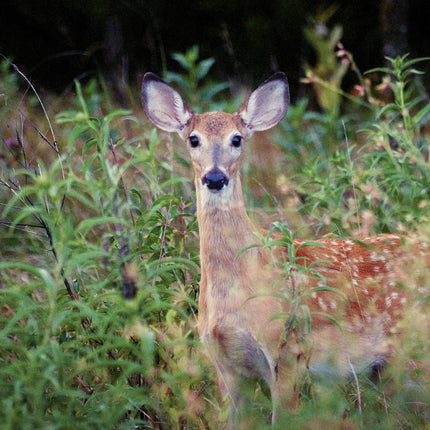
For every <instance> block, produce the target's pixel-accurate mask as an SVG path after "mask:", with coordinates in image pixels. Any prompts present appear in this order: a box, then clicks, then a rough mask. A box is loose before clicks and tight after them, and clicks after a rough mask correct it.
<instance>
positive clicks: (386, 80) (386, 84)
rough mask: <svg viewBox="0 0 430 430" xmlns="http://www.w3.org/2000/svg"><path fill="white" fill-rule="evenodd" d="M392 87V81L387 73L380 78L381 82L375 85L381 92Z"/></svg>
mask: <svg viewBox="0 0 430 430" xmlns="http://www.w3.org/2000/svg"><path fill="white" fill-rule="evenodd" d="M392 88H393V83H392V82H391V78H390V77H389V76H388V75H387V76H384V77H383V78H382V82H381V83H380V84H379V85H377V86H376V89H377V90H378V91H380V92H381V93H383V92H384V91H386V90H388V89H392Z"/></svg>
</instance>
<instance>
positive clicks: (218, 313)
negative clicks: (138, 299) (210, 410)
mask: <svg viewBox="0 0 430 430" xmlns="http://www.w3.org/2000/svg"><path fill="white" fill-rule="evenodd" d="M142 104H143V109H144V112H145V113H146V116H147V117H148V118H149V120H150V121H151V122H152V123H153V124H154V125H155V126H156V127H158V128H159V129H161V130H163V131H166V132H169V133H177V134H178V135H179V136H180V138H182V140H183V141H185V142H186V144H187V146H188V149H189V154H190V157H191V161H192V167H193V170H194V177H195V190H196V206H197V219H198V224H199V240H200V265H201V280H200V289H199V301H198V322H197V330H198V334H199V338H200V340H201V342H202V344H203V345H204V347H205V349H206V351H207V354H208V355H209V357H210V360H211V362H212V363H213V365H214V367H215V369H216V373H217V378H218V385H219V387H220V391H221V394H222V395H223V396H228V397H229V398H230V405H229V418H228V428H230V429H239V428H252V425H250V424H249V420H248V421H247V419H248V415H247V412H246V411H247V405H249V403H250V401H251V400H250V399H249V390H247V389H246V387H247V385H248V383H249V381H251V380H261V381H264V383H265V384H267V386H268V387H269V390H270V396H271V402H272V414H271V415H272V423H273V425H276V422H279V417H280V416H281V414H282V411H283V410H284V408H286V407H288V406H290V407H293V408H294V405H295V404H296V402H297V397H298V396H297V390H296V389H295V388H294V378H295V375H296V372H297V365H298V363H299V362H301V363H303V362H305V363H306V366H308V364H309V366H308V368H309V369H312V364H313V363H315V368H316V369H318V365H319V363H325V361H324V360H326V361H329V362H332V361H333V359H335V367H338V368H339V374H342V375H351V373H352V372H353V373H354V374H356V373H358V372H359V371H362V370H363V371H367V372H369V374H372V373H373V374H374V373H375V372H376V373H378V372H380V371H381V370H382V368H383V367H384V365H385V363H386V362H387V360H389V358H390V357H391V355H392V354H393V349H394V347H393V344H392V342H391V341H390V339H391V338H392V337H393V333H394V336H395V333H396V332H398V329H397V328H396V327H397V326H398V323H399V321H400V319H401V317H402V312H403V310H404V308H405V306H410V303H409V302H408V300H409V299H408V291H407V289H405V288H400V287H399V285H400V284H402V283H403V284H404V285H407V283H408V274H407V273H406V272H405V271H404V270H403V269H404V268H405V267H407V266H408V265H410V264H411V260H410V259H406V257H405V256H406V255H408V254H409V253H408V252H405V251H404V249H405V247H407V243H406V239H405V238H404V237H403V236H401V235H397V234H380V235H374V236H365V237H359V238H355V239H340V238H332V237H328V238H327V237H326V238H321V239H317V240H315V241H312V242H311V244H310V245H307V243H306V242H305V241H303V240H299V239H294V241H293V243H292V248H293V250H294V261H295V263H296V264H299V265H301V266H303V267H308V268H309V267H313V269H316V270H318V272H319V273H320V275H321V276H314V275H313V274H312V273H310V272H309V271H306V270H305V271H304V272H301V271H297V270H292V271H291V273H290V274H289V276H284V277H283V276H282V274H281V273H280V271H279V270H277V269H276V265H273V262H274V261H275V262H278V263H279V262H282V261H284V262H285V261H288V259H289V258H290V257H289V256H290V254H289V253H288V247H287V245H282V244H281V245H279V246H277V247H276V249H275V250H269V249H267V248H265V247H261V246H260V247H259V246H253V245H254V244H255V242H256V237H255V232H258V231H263V230H261V229H259V228H257V226H255V225H254V223H253V222H252V221H251V219H250V218H249V216H248V214H247V210H246V206H245V201H244V196H243V192H242V185H241V176H240V167H241V161H242V158H243V150H244V148H245V147H246V142H247V141H248V139H249V138H250V137H251V135H252V134H253V133H254V132H260V131H265V130H269V129H271V128H272V127H274V126H275V125H277V124H278V123H279V122H280V121H281V120H282V119H283V118H284V116H285V114H286V112H287V109H288V107H289V104H290V94H289V85H288V80H287V77H286V75H285V74H284V73H282V72H278V73H276V74H274V75H273V76H271V77H270V78H269V79H267V80H266V81H265V82H263V83H262V84H261V85H260V86H259V87H258V88H257V89H256V90H255V91H253V92H252V93H251V94H250V96H249V97H248V98H247V100H246V101H245V102H244V104H243V105H242V107H241V108H240V109H239V110H238V111H237V112H235V113H225V112H206V113H202V114H197V113H195V112H194V111H193V110H192V109H190V108H189V107H188V105H187V104H186V102H185V101H184V100H183V99H182V97H181V95H180V94H179V93H178V92H177V91H176V90H175V89H174V88H172V87H171V86H170V85H169V84H167V83H166V82H164V81H163V80H162V79H160V78H159V77H158V76H157V75H155V74H153V73H146V74H145V75H144V78H143V83H142ZM414 249H415V251H414V252H415V254H416V255H418V254H419V256H422V255H426V254H427V253H428V245H427V244H425V243H424V244H420V245H417V246H414ZM297 287H300V290H301V291H309V292H312V293H310V294H308V295H306V294H305V295H304V296H306V300H307V302H306V303H307V306H308V309H309V311H310V314H311V316H312V329H311V331H310V333H309V339H307V340H305V341H303V339H302V338H301V337H300V335H299V334H298V332H297V331H296V330H294V328H293V329H292V324H291V323H292V321H293V318H292V317H294V312H296V311H297V309H296V310H294V308H293V306H292V302H291V300H289V299H288V297H291V294H292V291H293V290H294V289H297ZM324 315H331V316H333V317H334V318H338V321H341V323H340V325H341V326H342V327H338V324H334V323H333V321H332V320H331V319H330V318H326V317H325V316H324ZM283 317H284V318H283ZM330 360H331V361H330ZM306 366H305V367H306ZM366 369H367V370H366ZM248 411H249V409H248Z"/></svg>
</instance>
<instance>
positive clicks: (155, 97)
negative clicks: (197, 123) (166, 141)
mask: <svg viewBox="0 0 430 430" xmlns="http://www.w3.org/2000/svg"><path fill="white" fill-rule="evenodd" d="M142 105H143V110H144V111H145V113H146V115H147V117H148V118H149V119H150V120H151V121H152V122H153V123H154V124H155V125H156V126H157V127H158V128H161V129H162V130H165V131H169V132H177V133H181V132H182V131H183V130H184V128H185V127H186V125H187V124H188V121H189V120H190V118H191V116H192V111H191V109H190V108H189V107H188V106H187V105H186V103H185V102H184V101H183V100H182V97H181V96H180V95H179V93H178V92H177V91H175V90H174V89H173V88H172V87H170V86H169V85H168V84H166V83H165V82H164V81H163V80H161V79H160V78H159V77H158V76H157V75H154V74H153V73H146V74H145V76H144V77H143V83H142Z"/></svg>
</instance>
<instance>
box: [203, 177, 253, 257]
mask: <svg viewBox="0 0 430 430" xmlns="http://www.w3.org/2000/svg"><path fill="white" fill-rule="evenodd" d="M230 185H231V189H227V187H226V188H225V189H223V190H221V191H220V192H218V193H212V192H211V191H209V190H208V189H207V188H206V187H204V186H203V185H202V184H201V181H200V180H198V179H196V191H197V193H196V197H197V218H198V221H199V234H200V252H201V255H202V257H203V259H202V265H204V264H205V262H206V260H207V258H205V257H206V256H212V257H213V256H214V255H216V256H218V259H220V258H222V257H223V256H224V257H225V258H224V260H228V261H230V262H233V261H234V259H235V258H236V256H237V253H238V252H239V251H240V250H241V249H242V248H244V247H245V246H247V245H250V244H251V243H254V242H255V238H254V237H253V233H254V232H255V231H256V230H257V228H256V227H255V226H254V224H253V223H252V222H251V220H250V219H249V217H248V215H247V213H246V207H245V202H244V199H243V193H242V187H241V183H240V177H239V174H237V175H236V176H235V177H233V178H232V179H230ZM231 258H232V259H231ZM224 262H227V261H224Z"/></svg>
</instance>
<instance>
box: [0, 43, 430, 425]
mask: <svg viewBox="0 0 430 430" xmlns="http://www.w3.org/2000/svg"><path fill="white" fill-rule="evenodd" d="M332 55H333V56H334V57H335V56H337V57H339V58H340V60H339V61H344V64H349V65H350V66H352V67H353V69H354V71H355V72H356V73H357V74H358V85H357V87H356V88H355V89H354V92H353V93H348V94H345V93H343V91H342V89H341V82H340V80H337V81H335V88H331V87H332V86H333V81H330V80H327V81H322V82H321V78H320V77H318V76H314V75H312V73H311V72H310V73H309V74H308V76H307V82H309V83H315V82H317V81H318V82H317V83H318V85H319V88H321V83H324V82H325V83H324V85H325V88H326V90H328V89H330V88H331V89H332V91H334V92H336V94H338V95H339V97H335V98H333V100H335V103H337V104H338V105H337V106H336V107H335V109H332V110H331V112H327V111H325V109H326V107H325V106H322V110H321V111H319V112H317V111H315V110H312V109H311V108H310V107H309V101H308V100H306V99H303V100H299V101H297V102H296V103H294V104H293V105H292V106H291V108H290V110H289V113H288V114H287V118H286V119H285V120H284V121H283V122H282V124H281V126H280V127H278V128H277V130H276V131H274V132H273V134H272V136H271V137H272V143H271V142H269V141H268V139H267V137H264V135H257V136H255V138H254V141H253V145H252V146H253V147H252V148H248V150H249V152H250V153H251V152H253V153H254V154H256V155H255V158H254V159H253V158H252V154H250V155H248V157H247V161H246V164H245V167H244V170H243V175H244V189H245V191H246V198H247V201H248V202H249V206H250V208H252V215H253V216H254V217H255V218H259V219H261V220H262V223H263V224H265V226H266V227H269V225H270V221H271V219H276V218H278V219H279V218H282V219H284V218H287V219H289V222H288V224H287V226H285V225H283V224H276V226H277V227H278V228H279V229H280V230H281V232H283V233H284V236H285V238H284V243H285V244H286V246H287V247H288V246H289V244H291V239H292V237H295V236H297V231H296V230H298V229H299V228H300V231H299V234H300V236H301V237H303V238H305V239H309V238H312V237H316V236H321V235H323V234H331V235H339V236H343V235H346V234H363V233H379V232H390V231H400V232H405V233H406V232H407V233H410V234H412V233H417V234H419V235H421V236H422V237H424V238H425V239H427V240H428V239H430V229H429V211H428V210H429V208H430V205H429V193H430V174H429V172H430V165H429V164H430V163H429V153H428V147H429V144H430V135H429V129H428V120H429V115H430V107H429V104H428V100H426V98H425V97H426V95H425V94H423V92H422V90H421V88H420V86H419V85H418V84H419V80H418V79H419V72H418V71H417V70H415V69H414V67H415V66H416V64H417V63H418V62H419V61H422V60H423V59H421V60H409V59H408V57H407V56H405V57H402V58H396V59H392V60H389V62H390V67H388V68H380V69H375V70H373V71H370V72H369V73H368V74H365V75H364V76H361V75H360V74H359V71H358V68H357V67H356V66H355V63H354V62H353V59H352V56H351V54H350V53H348V52H347V51H345V50H344V49H343V47H341V46H339V47H338V51H337V53H336V52H334V51H333V52H332ZM175 59H176V60H177V61H178V62H179V63H180V64H181V66H182V67H183V68H184V70H185V72H184V74H183V75H178V74H168V75H167V76H166V78H167V79H169V80H170V81H171V82H173V83H174V84H176V85H178V86H179V90H180V91H181V90H182V92H183V94H184V96H187V92H188V91H191V92H192V94H191V95H190V96H191V99H189V101H190V104H191V105H192V106H193V107H195V106H194V104H195V103H199V104H201V103H203V105H204V108H205V109H206V108H208V109H218V108H219V107H220V106H221V107H226V108H227V109H229V110H231V109H233V108H234V105H228V104H227V103H228V102H226V101H225V100H224V99H223V98H222V97H220V95H221V94H224V93H221V90H224V89H225V88H227V87H228V85H227V84H226V83H213V84H212V86H211V87H201V86H200V83H201V82H208V80H207V79H208V76H207V75H208V73H209V70H210V67H211V65H212V63H213V60H211V59H209V60H204V61H199V60H198V50H197V48H193V50H191V51H189V52H187V53H185V54H175ZM0 73H1V77H2V82H4V83H5V88H4V94H3V95H2V106H1V108H0V109H1V136H0V138H1V140H2V141H3V147H2V149H1V154H0V181H1V185H2V186H1V187H0V202H1V203H0V204H1V207H0V209H1V223H2V226H1V229H2V243H1V256H2V258H1V260H0V271H1V278H0V279H1V281H0V282H1V284H0V343H1V350H0V404H1V409H0V422H1V423H2V425H1V426H2V428H4V429H18V428H19V429H21V428H22V429H27V428H28V429H36V428H41V429H42V428H43V429H68V428H73V429H87V428H100V429H109V428H118V429H131V428H139V429H176V428H177V429H179V428H180V429H206V428H208V429H217V428H223V426H224V424H225V420H226V414H227V402H228V399H221V398H220V397H219V393H218V389H217V387H216V382H215V372H214V370H213V369H212V367H211V365H210V364H209V362H208V360H207V358H206V357H205V355H204V353H203V351H202V349H201V346H200V343H199V341H198V337H197V334H196V327H195V326H196V313H197V312H198V309H197V304H196V303H197V299H198V280H199V269H198V267H199V262H198V242H197V236H198V226H197V222H196V218H195V215H194V211H195V208H194V206H193V194H192V190H193V186H192V181H191V172H190V168H189V167H190V162H189V160H188V158H187V154H186V149H185V148H184V147H183V146H182V145H180V143H179V142H177V141H176V140H173V141H172V140H170V138H169V137H166V136H164V135H162V134H161V133H158V132H157V131H156V130H155V129H154V128H153V127H152V125H150V124H149V123H148V122H147V121H146V120H145V119H144V117H143V113H142V110H141V108H140V105H139V102H138V100H136V99H134V98H132V97H130V100H129V110H123V109H118V107H117V105H116V103H115V101H114V97H113V95H112V94H110V93H109V92H108V90H107V89H106V86H105V85H104V83H103V80H102V79H99V80H92V81H90V82H88V83H87V84H85V85H81V84H80V83H78V82H76V94H75V95H69V96H64V97H62V98H61V99H58V98H56V97H54V96H47V97H46V98H44V103H45V105H42V104H41V102H40V100H39V99H38V97H36V93H35V92H34V91H32V90H31V89H29V90H28V91H27V92H25V93H24V92H23V91H22V88H21V85H23V87H24V88H26V84H27V83H26V81H25V79H24V78H23V77H22V76H21V75H20V74H19V71H17V70H16V69H15V70H13V69H11V68H10V67H8V63H7V62H3V63H2V65H1V68H0ZM128 93H129V94H133V95H135V94H139V90H138V89H134V88H130V89H128ZM133 97H135V96H133ZM136 98H137V97H136ZM225 98H228V95H227V94H226V95H225ZM332 103H333V101H332ZM43 106H45V107H46V110H47V112H45V108H43V109H42V107H43ZM52 118H55V121H53V124H51V121H52ZM54 130H55V133H54ZM262 154H264V155H265V156H266V157H264V156H263V155H262ZM271 154H272V158H270V156H271ZM273 159H276V161H277V162H276V164H273V163H272V162H271V160H273ZM253 160H256V161H255V162H254V161H253ZM280 213H281V214H282V215H279V214H280ZM305 225H306V226H308V227H307V228H305V229H302V228H301V227H302V226H305ZM290 230H292V231H296V232H295V233H290V232H289V231H290ZM259 239H260V241H261V242H262V243H263V246H271V245H273V244H271V242H270V237H269V236H268V237H267V238H266V237H263V236H261V237H260V238H259ZM265 241H266V242H265ZM256 242H257V239H256ZM289 249H290V252H292V250H291V247H289ZM291 261H292V265H288V267H287V266H286V268H285V270H286V271H287V272H288V270H290V268H291V267H292V266H294V256H293V255H292V257H291ZM310 269H311V268H310ZM423 278H425V277H423ZM427 279H428V277H427ZM424 282H426V281H424ZM416 283H419V281H418V280H416ZM422 287H423V288H428V284H425V283H424V284H422ZM426 291H427V290H426ZM426 294H427V295H426ZM429 298H430V297H429V296H428V291H427V293H425V294H424V298H423V303H422V305H423V306H424V305H425V303H426V301H427V303H428V300H429ZM299 306H300V301H297V307H299ZM298 312H299V311H298ZM301 312H302V314H303V317H302V316H301V315H300V318H301V321H302V322H304V323H306V326H307V327H308V329H311V328H310V324H309V316H308V314H307V312H306V308H305V307H301ZM414 317H416V316H413V315H411V318H410V320H408V322H409V325H408V326H407V327H406V328H405V332H406V333H407V335H408V336H406V337H405V339H404V341H403V342H402V343H401V344H402V349H401V350H400V353H399V358H398V359H397V360H395V361H394V362H393V363H392V365H391V367H390V368H389V369H388V371H387V373H386V374H384V376H383V377H382V380H381V381H380V383H378V384H375V383H374V382H371V381H369V380H367V379H366V378H365V377H363V378H359V379H357V380H353V381H349V382H347V383H345V384H344V385H335V386H333V385H328V386H326V385H324V384H321V386H319V385H318V387H315V393H314V391H313V390H312V395H309V396H306V392H305V391H304V393H303V396H302V402H301V405H300V407H299V409H298V410H297V411H291V413H289V417H288V420H289V421H288V425H290V427H291V428H349V429H355V428H362V427H369V428H372V429H378V428H380V429H399V428H402V429H410V428H424V427H425V426H426V425H427V426H428V425H429V420H430V417H429V413H430V411H429V408H428V405H429V404H430V392H429V389H430V387H429V382H430V381H429V376H428V371H427V372H426V370H425V369H426V368H425V362H424V359H425V358H426V357H428V356H429V354H430V346H429V339H428V321H425V320H424V321H421V320H416V319H414ZM334 323H335V321H334ZM405 363H407V366H405ZM427 366H428V364H427ZM417 392H419V394H420V396H419V400H416V398H415V396H416V394H417ZM314 394H315V395H314ZM308 397H309V399H308ZM255 399H256V404H257V408H258V410H261V415H262V416H263V417H269V415H270V411H269V409H268V402H267V398H265V395H264V390H263V389H258V390H257V391H256V395H255ZM267 422H268V423H269V418H268V420H267ZM285 425H287V424H285ZM268 428H270V426H269V425H268Z"/></svg>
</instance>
